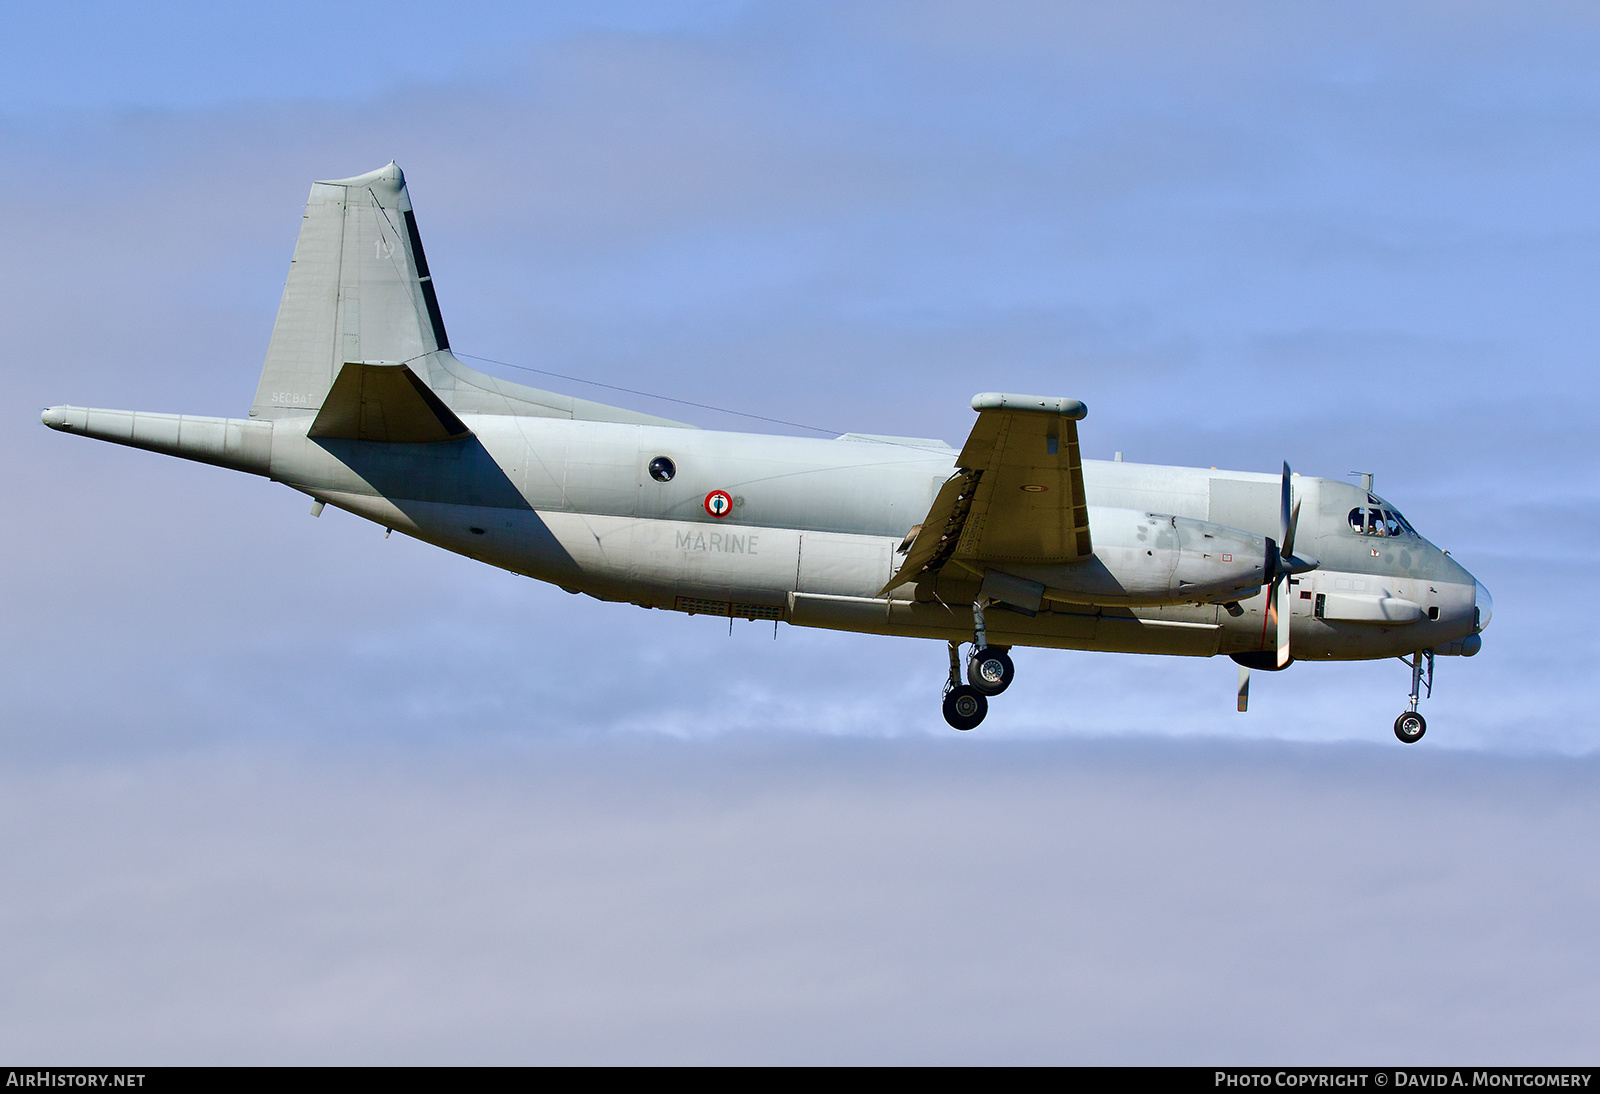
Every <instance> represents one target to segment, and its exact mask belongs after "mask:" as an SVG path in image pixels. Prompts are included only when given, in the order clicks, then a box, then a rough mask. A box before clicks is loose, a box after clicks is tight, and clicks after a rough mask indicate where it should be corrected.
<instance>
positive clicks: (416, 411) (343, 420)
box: [307, 361, 472, 444]
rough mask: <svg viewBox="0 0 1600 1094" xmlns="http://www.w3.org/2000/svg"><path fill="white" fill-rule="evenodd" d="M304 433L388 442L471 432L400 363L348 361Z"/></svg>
mask: <svg viewBox="0 0 1600 1094" xmlns="http://www.w3.org/2000/svg"><path fill="white" fill-rule="evenodd" d="M307 436H309V437H313V438H318V439H324V438H325V439H330V440H345V441H379V442H386V443H389V444H430V443H433V442H436V441H457V440H462V439H464V438H466V437H470V436H472V431H471V430H470V429H468V428H467V427H466V424H465V423H464V422H462V420H461V419H460V418H458V417H456V415H455V412H454V411H452V410H451V409H450V408H449V407H447V406H445V405H444V401H443V400H442V399H440V398H439V396H437V395H435V394H434V393H433V390H432V389H431V388H429V387H428V385H427V384H425V383H423V382H422V378H421V377H420V376H418V375H417V374H416V373H414V372H412V371H411V369H410V368H409V367H407V366H406V365H374V364H368V363H367V362H364V361H349V362H346V363H345V365H344V367H343V368H341V369H340V370H339V375H338V377H337V378H336V379H335V380H334V381H333V387H331V388H330V389H329V390H328V397H327V398H326V399H324V400H323V401H322V409H321V410H319V411H317V417H316V420H315V421H314V422H312V423H311V429H310V430H309V431H308V432H307Z"/></svg>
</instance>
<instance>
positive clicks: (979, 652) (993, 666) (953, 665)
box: [944, 599, 1017, 729]
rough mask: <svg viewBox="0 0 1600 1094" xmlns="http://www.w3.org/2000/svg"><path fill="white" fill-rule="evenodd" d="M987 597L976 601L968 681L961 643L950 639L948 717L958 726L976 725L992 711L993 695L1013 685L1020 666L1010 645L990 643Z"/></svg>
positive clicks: (946, 694) (945, 699) (946, 691)
mask: <svg viewBox="0 0 1600 1094" xmlns="http://www.w3.org/2000/svg"><path fill="white" fill-rule="evenodd" d="M988 606H989V601H987V600H982V599H980V600H976V601H974V602H973V605H972V624H973V634H972V652H971V653H969V654H968V655H967V682H966V683H965V684H963V683H962V682H961V643H960V642H951V643H950V676H949V679H948V680H947V681H946V682H945V686H944V720H945V721H947V722H949V723H950V724H951V725H952V726H954V727H955V728H956V729H972V728H973V727H975V726H976V725H977V724H978V723H979V722H981V721H983V717H984V715H986V714H988V713H989V699H988V697H989V696H991V695H999V694H1000V693H1001V692H1002V691H1005V690H1006V688H1008V687H1010V686H1011V680H1012V678H1013V677H1014V676H1015V675H1016V671H1017V670H1016V666H1014V665H1013V664H1012V663H1011V655H1010V652H1009V647H1007V646H991V645H989V634H988V629H987V627H986V626H985V623H984V616H983V613H984V609H985V608H987V607H988Z"/></svg>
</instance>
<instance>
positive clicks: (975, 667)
mask: <svg viewBox="0 0 1600 1094" xmlns="http://www.w3.org/2000/svg"><path fill="white" fill-rule="evenodd" d="M1016 674H1017V670H1016V667H1015V666H1013V665H1012V664H1011V655H1010V654H1008V653H1006V651H1005V650H1002V649H999V648H998V647H995V646H985V647H983V649H981V650H973V651H972V653H971V654H969V655H968V657H967V683H969V684H971V685H972V686H973V687H975V688H977V689H978V690H979V691H981V692H983V694H985V695H999V694H1000V693H1001V692H1002V691H1004V690H1006V688H1008V687H1010V686H1011V678H1012V677H1013V676H1015V675H1016Z"/></svg>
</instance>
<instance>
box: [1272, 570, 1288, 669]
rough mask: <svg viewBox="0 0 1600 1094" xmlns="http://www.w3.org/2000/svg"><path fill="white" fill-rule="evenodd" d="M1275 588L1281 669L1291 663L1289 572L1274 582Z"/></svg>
mask: <svg viewBox="0 0 1600 1094" xmlns="http://www.w3.org/2000/svg"><path fill="white" fill-rule="evenodd" d="M1274 584H1275V586H1276V588H1274V589H1273V598H1272V599H1273V609H1274V611H1273V614H1274V615H1276V616H1277V617H1278V667H1279V668H1280V669H1281V668H1283V666H1285V665H1287V664H1288V663H1289V622H1290V615H1289V597H1290V595H1291V594H1292V592H1293V590H1292V589H1291V588H1290V587H1289V576H1288V575H1287V574H1285V575H1283V576H1282V577H1280V578H1278V580H1277V581H1276V582H1274Z"/></svg>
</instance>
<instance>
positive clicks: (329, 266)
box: [250, 163, 450, 419]
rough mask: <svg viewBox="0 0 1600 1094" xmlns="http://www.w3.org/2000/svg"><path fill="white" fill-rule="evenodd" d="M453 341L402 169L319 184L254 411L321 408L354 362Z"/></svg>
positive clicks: (396, 358)
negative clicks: (348, 364) (337, 378)
mask: <svg viewBox="0 0 1600 1094" xmlns="http://www.w3.org/2000/svg"><path fill="white" fill-rule="evenodd" d="M449 346H450V342H449V339H448V338H447V337H446V335H445V330H444V319H443V318H442V317H441V316H440V314H439V301H438V298H437V297H436V296H435V295H434V291H433V281H432V279H431V278H430V277H429V275H428V260H427V258H426V257H425V256H424V255H423V253H422V238H421V237H420V236H419V235H418V234H417V221H416V218H415V217H414V216H413V215H412V213H411V198H410V196H409V195H408V194H407V193H406V180H405V176H404V175H403V174H401V172H400V168H399V167H397V166H396V165H395V164H393V163H391V164H389V165H388V166H387V167H383V168H380V169H378V170H376V171H373V172H370V173H368V174H365V175H358V176H357V177H355V178H349V179H336V180H334V181H332V182H317V183H313V184H312V186H311V197H310V199H309V200H308V201H307V202H306V213H305V219H304V220H303V221H302V222H301V224H300V239H299V242H297V243H296V244H295V248H294V260H293V262H292V263H291V264H290V266H289V280H288V282H287V283H286V284H285V285H284V287H283V302H282V303H281V304H279V305H278V321H277V322H276V323H275V324H274V325H273V328H272V342H271V344H270V345H269V346H268V347H267V361H266V365H265V366H264V367H263V368H262V370H261V384H260V386H259V387H258V388H257V389H256V401H255V405H254V406H253V407H251V409H250V416H251V417H252V418H256V419H273V418H283V417H290V416H297V415H306V414H314V413H315V412H316V411H317V408H319V407H320V406H321V405H322V403H323V400H324V399H325V398H326V397H327V394H328V389H329V388H330V387H331V386H332V385H333V380H334V377H335V376H337V375H338V373H339V370H340V368H341V367H342V366H343V365H344V364H345V363H346V362H348V361H364V362H379V361H382V362H389V363H399V362H402V361H410V360H414V359H416V358H417V357H420V356H421V355H423V354H427V353H432V352H434V351H436V350H443V349H448V348H449Z"/></svg>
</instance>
